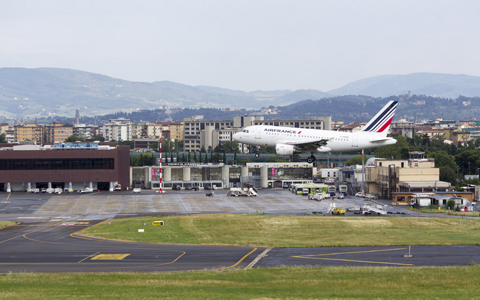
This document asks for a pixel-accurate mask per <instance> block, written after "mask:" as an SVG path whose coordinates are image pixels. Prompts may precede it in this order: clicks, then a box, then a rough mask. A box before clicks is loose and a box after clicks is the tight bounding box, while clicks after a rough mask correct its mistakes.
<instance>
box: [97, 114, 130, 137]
mask: <svg viewBox="0 0 480 300" xmlns="http://www.w3.org/2000/svg"><path fill="white" fill-rule="evenodd" d="M133 126H134V124H133V123H132V122H131V121H130V120H128V119H124V118H120V119H112V120H109V121H108V123H105V124H103V137H104V138H105V141H112V140H113V141H129V140H132V139H133V134H134V130H133Z"/></svg>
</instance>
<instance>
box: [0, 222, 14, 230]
mask: <svg viewBox="0 0 480 300" xmlns="http://www.w3.org/2000/svg"><path fill="white" fill-rule="evenodd" d="M13 224H15V222H7V221H0V228H3V227H7V226H10V225H13Z"/></svg>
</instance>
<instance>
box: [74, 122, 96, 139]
mask: <svg viewBox="0 0 480 300" xmlns="http://www.w3.org/2000/svg"><path fill="white" fill-rule="evenodd" d="M97 132H98V126H96V125H87V124H75V125H73V135H74V136H76V137H80V138H82V139H92V138H94V137H95V136H96V135H97Z"/></svg>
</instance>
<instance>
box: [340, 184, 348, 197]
mask: <svg viewBox="0 0 480 300" xmlns="http://www.w3.org/2000/svg"><path fill="white" fill-rule="evenodd" d="M338 191H339V192H340V193H342V194H343V195H344V196H346V195H347V192H348V187H347V186H346V185H344V184H341V185H339V186H338Z"/></svg>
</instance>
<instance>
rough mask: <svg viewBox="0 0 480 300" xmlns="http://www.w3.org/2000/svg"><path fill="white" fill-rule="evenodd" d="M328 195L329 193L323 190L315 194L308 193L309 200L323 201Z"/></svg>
mask: <svg viewBox="0 0 480 300" xmlns="http://www.w3.org/2000/svg"><path fill="white" fill-rule="evenodd" d="M327 197H328V194H325V193H323V192H322V191H321V190H319V191H317V193H315V194H309V195H308V200H317V201H322V200H323V199H325V198H327Z"/></svg>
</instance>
